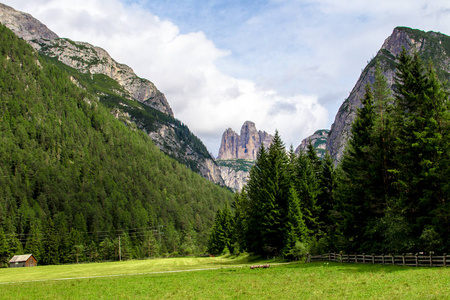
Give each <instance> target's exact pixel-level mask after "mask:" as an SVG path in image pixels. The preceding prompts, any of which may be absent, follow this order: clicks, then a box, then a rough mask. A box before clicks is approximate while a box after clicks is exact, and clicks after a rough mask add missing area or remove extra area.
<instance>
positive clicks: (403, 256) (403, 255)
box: [402, 253, 406, 265]
mask: <svg viewBox="0 0 450 300" xmlns="http://www.w3.org/2000/svg"><path fill="white" fill-rule="evenodd" d="M402 260H403V265H405V263H406V262H405V253H403V254H402Z"/></svg>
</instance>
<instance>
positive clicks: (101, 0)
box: [1, 0, 450, 155]
mask: <svg viewBox="0 0 450 300" xmlns="http://www.w3.org/2000/svg"><path fill="white" fill-rule="evenodd" d="M1 2H3V3H4V4H7V5H10V6H12V7H14V8H15V9H17V10H21V11H24V12H27V13H30V14H31V15H33V16H34V17H36V18H37V19H39V20H40V21H41V22H43V23H44V24H46V25H47V26H48V27H49V28H50V29H51V30H53V31H54V32H55V33H56V34H58V35H59V36H60V37H67V38H70V39H72V40H76V41H85V42H89V43H91V44H93V45H95V46H100V47H102V48H104V49H105V50H106V51H108V52H109V53H110V54H111V56H112V57H113V58H114V59H115V60H117V61H118V62H121V63H125V64H127V65H129V66H130V67H132V68H133V69H134V71H135V72H136V74H137V75H138V76H140V77H144V78H147V79H149V80H151V81H152V82H153V83H155V85H156V86H157V87H158V89H159V90H161V91H162V92H163V93H164V94H165V95H166V97H167V99H168V101H169V103H170V105H171V107H172V109H173V111H174V113H175V116H176V117H177V118H178V119H180V120H181V121H182V122H184V123H185V124H187V125H188V126H189V128H190V129H191V131H193V132H194V133H195V134H196V135H197V136H199V137H200V138H201V139H202V140H203V142H204V143H205V144H206V146H207V147H208V149H209V151H210V152H212V153H213V154H214V155H217V152H218V149H219V145H220V139H221V136H222V133H223V131H224V130H225V129H227V128H229V127H231V128H233V129H234V130H235V131H236V132H239V131H240V128H241V126H242V124H243V123H244V122H245V121H246V120H251V121H253V122H255V123H256V127H257V128H258V129H260V130H265V131H267V132H269V133H274V131H275V129H278V131H279V132H280V134H281V137H282V139H283V140H284V141H285V143H286V145H287V146H289V145H291V144H292V145H294V147H296V146H297V145H298V144H299V143H300V142H301V140H302V139H303V138H305V137H307V136H308V135H311V134H312V133H313V132H314V131H315V130H317V129H322V128H330V126H331V124H332V123H333V121H334V116H335V114H336V112H337V110H338V108H339V106H340V105H341V103H342V102H343V101H344V99H345V98H346V97H347V96H348V94H349V93H350V91H351V89H352V88H353V86H354V84H355V83H356V81H357V79H358V77H359V75H360V73H361V70H362V69H363V68H364V67H365V65H366V64H367V61H368V60H370V59H371V58H372V57H373V56H374V55H375V54H376V52H377V51H378V50H379V48H380V47H381V45H382V44H383V42H384V40H385V39H386V38H387V37H388V36H389V35H390V34H391V33H392V30H393V29H394V28H395V27H396V26H408V27H412V28H417V29H421V30H425V31H429V30H433V31H439V32H442V33H445V34H450V1H448V0H377V1H373V0H370V1H366V0H210V1H208V0H203V1H200V0H33V1H30V0H3V1H1Z"/></svg>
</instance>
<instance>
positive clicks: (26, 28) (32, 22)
mask: <svg viewBox="0 0 450 300" xmlns="http://www.w3.org/2000/svg"><path fill="white" fill-rule="evenodd" d="M0 22H1V23H2V24H3V25H5V26H6V27H8V28H9V29H11V30H12V31H13V32H14V33H15V34H16V35H17V36H18V37H21V38H23V39H24V40H25V41H27V42H29V43H30V44H31V45H32V46H33V47H34V48H35V49H36V47H37V45H38V44H39V43H42V42H43V41H44V40H47V41H51V40H54V39H57V38H58V35H57V34H56V33H54V32H53V31H51V30H50V29H48V27H47V26H45V25H44V24H42V23H41V22H40V21H38V20H37V19H35V18H33V17H32V16H31V15H30V14H27V13H23V12H20V11H17V10H15V9H14V8H12V7H10V6H7V5H4V4H2V3H0Z"/></svg>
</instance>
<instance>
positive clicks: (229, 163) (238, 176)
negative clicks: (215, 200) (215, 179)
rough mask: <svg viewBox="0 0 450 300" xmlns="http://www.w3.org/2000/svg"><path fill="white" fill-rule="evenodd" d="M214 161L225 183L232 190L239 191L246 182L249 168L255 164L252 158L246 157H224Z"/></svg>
mask: <svg viewBox="0 0 450 300" xmlns="http://www.w3.org/2000/svg"><path fill="white" fill-rule="evenodd" d="M216 162H217V164H218V165H219V168H220V173H221V176H222V178H223V180H224V182H225V185H226V186H227V187H229V188H231V189H232V190H234V191H241V190H242V188H243V187H244V185H246V184H247V181H248V177H249V174H250V169H251V168H252V167H253V165H254V164H255V161H254V160H246V159H225V160H217V161H216Z"/></svg>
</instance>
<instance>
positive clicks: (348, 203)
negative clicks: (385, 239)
mask: <svg viewBox="0 0 450 300" xmlns="http://www.w3.org/2000/svg"><path fill="white" fill-rule="evenodd" d="M365 89H366V92H365V95H364V98H363V99H361V103H362V107H361V108H360V109H359V110H358V111H357V116H356V118H355V120H354V121H353V124H352V131H351V132H352V138H351V140H350V141H349V143H348V146H347V148H346V153H345V154H344V157H343V159H342V162H341V168H342V175H343V176H342V177H340V182H339V186H338V200H339V203H337V207H338V211H339V213H340V224H339V225H340V231H341V232H342V234H343V235H344V237H345V238H346V239H347V246H346V248H347V249H345V250H348V251H355V250H360V251H364V252H365V251H370V248H371V247H372V245H364V243H369V244H370V243H372V241H368V240H367V239H366V236H365V235H366V231H367V229H368V228H369V227H370V226H371V225H372V224H371V221H372V220H373V217H374V216H373V213H372V211H371V205H372V202H373V192H372V191H373V190H374V189H376V188H377V187H375V186H373V185H372V184H373V182H374V177H376V175H375V174H376V170H374V169H376V168H377V165H376V164H374V159H373V153H372V151H373V135H372V133H373V127H374V122H375V113H374V105H373V93H372V90H371V87H370V85H366V88H365ZM369 224H370V225H369Z"/></svg>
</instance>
